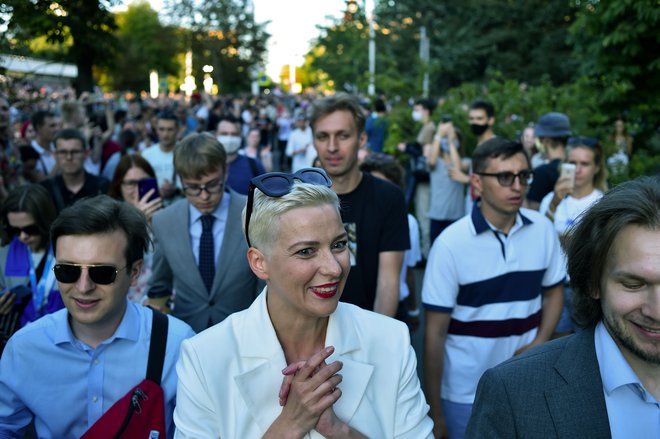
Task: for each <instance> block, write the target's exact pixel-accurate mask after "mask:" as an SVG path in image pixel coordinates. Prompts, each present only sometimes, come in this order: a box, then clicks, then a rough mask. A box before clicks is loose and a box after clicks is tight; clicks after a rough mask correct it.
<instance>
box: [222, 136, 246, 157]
mask: <svg viewBox="0 0 660 439" xmlns="http://www.w3.org/2000/svg"><path fill="white" fill-rule="evenodd" d="M217 139H218V142H220V143H222V146H224V147H225V152H227V154H234V153H235V152H236V151H238V148H240V147H241V138H240V137H239V136H218V137H217Z"/></svg>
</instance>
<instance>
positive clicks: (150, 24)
mask: <svg viewBox="0 0 660 439" xmlns="http://www.w3.org/2000/svg"><path fill="white" fill-rule="evenodd" d="M116 19H117V26H118V30H117V33H116V36H117V41H118V49H119V50H118V51H117V56H116V58H115V60H114V61H113V62H112V64H111V65H110V66H109V73H110V75H109V79H110V83H111V86H112V88H113V89H115V90H132V91H136V92H139V91H141V90H147V89H148V87H149V72H150V71H151V70H156V71H157V72H159V73H160V74H171V75H174V74H176V73H177V71H178V68H179V65H178V63H177V62H176V55H177V53H178V52H181V51H182V47H180V46H181V44H180V43H179V38H178V35H177V31H176V29H174V28H172V27H167V26H163V25H162V24H161V23H160V20H159V18H158V13H157V12H156V11H154V10H153V9H152V8H151V6H150V5H149V3H148V2H147V1H146V0H141V1H139V2H134V3H131V4H130V5H129V6H128V9H127V10H126V12H121V13H118V14H117V17H116Z"/></svg>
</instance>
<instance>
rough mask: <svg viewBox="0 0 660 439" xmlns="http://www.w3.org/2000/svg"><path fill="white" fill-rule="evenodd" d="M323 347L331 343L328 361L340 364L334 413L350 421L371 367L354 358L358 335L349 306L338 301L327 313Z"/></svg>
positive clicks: (364, 387)
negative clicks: (326, 328)
mask: <svg viewBox="0 0 660 439" xmlns="http://www.w3.org/2000/svg"><path fill="white" fill-rule="evenodd" d="M325 340H326V341H325V344H326V346H334V347H335V352H334V353H333V354H332V355H331V356H330V358H328V362H329V363H331V362H333V361H336V360H339V361H341V362H342V363H343V367H342V370H341V371H340V372H339V373H340V374H341V376H342V382H341V383H340V384H339V386H338V387H339V389H340V390H341V392H342V396H341V398H339V400H338V401H337V402H336V403H335V405H334V410H335V414H336V415H337V416H339V418H340V419H341V420H342V421H344V422H350V420H351V419H352V418H353V415H355V412H356V411H357V408H358V406H359V405H360V403H361V402H362V399H363V397H364V392H365V391H366V389H367V385H368V384H369V381H370V380H371V375H372V374H373V369H374V366H373V365H372V364H368V363H364V362H361V361H359V360H357V359H356V356H359V351H360V350H361V349H362V347H361V344H360V342H361V340H360V335H359V334H358V332H357V330H356V328H355V324H354V322H353V321H352V312H351V308H350V306H346V305H344V304H342V303H340V304H339V305H338V307H337V310H336V311H335V312H334V314H332V315H331V316H330V321H329V322H328V332H327V334H326V339H325Z"/></svg>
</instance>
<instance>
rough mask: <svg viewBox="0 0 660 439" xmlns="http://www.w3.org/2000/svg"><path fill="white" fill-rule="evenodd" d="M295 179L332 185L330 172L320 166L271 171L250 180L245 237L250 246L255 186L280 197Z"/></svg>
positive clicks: (287, 190)
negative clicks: (290, 170) (288, 170)
mask: <svg viewBox="0 0 660 439" xmlns="http://www.w3.org/2000/svg"><path fill="white" fill-rule="evenodd" d="M295 180H298V181H301V182H303V183H310V184H316V185H319V186H325V187H331V186H332V180H330V177H328V174H326V173H325V171H324V170H323V169H319V168H304V169H300V170H299V171H297V172H294V173H293V174H287V173H285V172H269V173H268V174H262V175H258V176H256V177H254V178H253V179H252V180H250V188H249V189H248V199H247V206H246V212H245V238H246V239H247V243H248V247H252V245H251V244H250V234H249V233H248V230H249V226H250V217H251V216H252V206H253V204H254V190H255V188H256V189H259V190H260V191H261V192H263V193H264V194H265V195H268V196H269V197H275V198H279V197H283V196H284V195H286V194H288V193H289V192H291V187H292V186H293V183H294V181H295Z"/></svg>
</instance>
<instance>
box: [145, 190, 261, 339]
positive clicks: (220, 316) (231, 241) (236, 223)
mask: <svg viewBox="0 0 660 439" xmlns="http://www.w3.org/2000/svg"><path fill="white" fill-rule="evenodd" d="M245 202H246V197H245V196H243V195H240V194H238V193H236V192H233V191H232V192H231V200H230V202H229V213H228V215H227V224H226V225H225V234H224V238H223V240H222V244H221V247H220V256H219V257H218V260H217V262H216V271H215V278H214V279H213V287H212V289H211V292H208V291H206V286H205V285H204V281H202V276H201V274H200V273H199V268H198V267H197V264H196V262H195V257H194V255H193V251H192V243H191V242H190V232H189V231H190V215H189V210H188V209H189V206H190V204H189V203H188V201H187V200H185V199H184V200H179V201H177V202H176V203H174V204H172V205H171V206H169V207H167V208H166V209H163V210H161V211H159V212H158V213H156V215H154V218H153V225H152V229H153V234H154V257H153V264H152V269H153V273H152V275H151V280H150V283H149V295H150V296H152V293H153V292H155V293H157V294H156V296H157V295H162V293H164V292H167V293H168V294H169V292H171V291H172V290H174V291H175V299H174V310H173V311H172V315H174V316H175V317H178V318H180V319H181V320H183V321H184V322H186V323H188V324H189V325H190V326H192V328H193V329H194V330H195V332H200V331H203V330H204V329H206V328H207V327H209V326H211V325H214V324H216V323H218V322H221V321H222V320H224V319H225V318H226V317H227V316H229V315H230V314H232V313H234V312H236V311H241V310H243V309H245V308H247V307H249V306H250V304H251V303H252V302H253V301H254V299H255V298H256V297H257V295H258V293H259V292H260V291H261V289H262V288H263V286H264V284H263V283H261V282H259V281H258V279H257V277H256V276H255V275H254V273H252V270H251V269H250V266H249V265H248V262H247V256H246V255H247V243H246V241H245V237H244V236H243V229H242V221H241V212H242V210H243V207H244V206H245Z"/></svg>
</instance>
